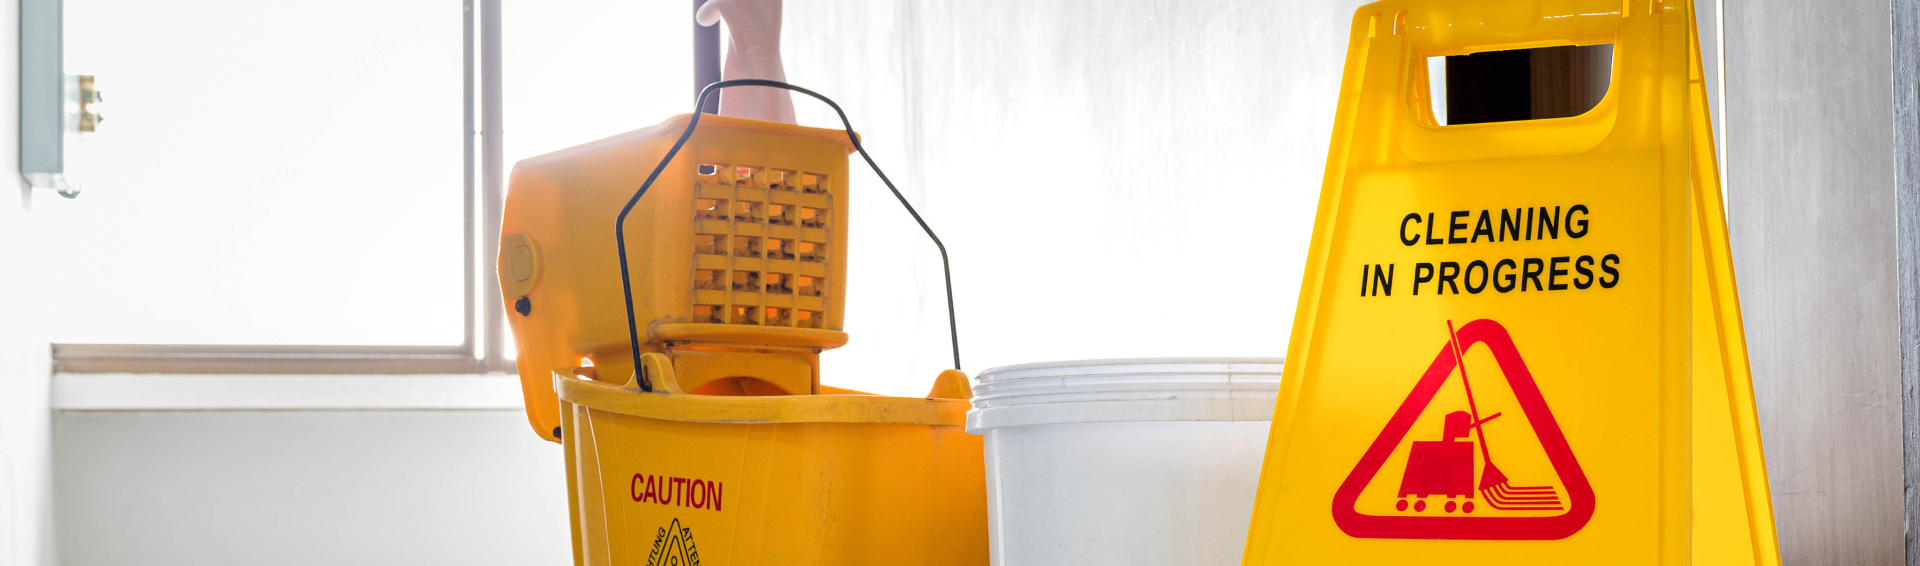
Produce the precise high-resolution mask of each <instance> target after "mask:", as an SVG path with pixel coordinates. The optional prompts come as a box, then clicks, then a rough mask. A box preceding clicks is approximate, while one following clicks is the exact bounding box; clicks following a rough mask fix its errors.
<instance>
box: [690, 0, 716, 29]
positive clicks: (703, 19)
mask: <svg viewBox="0 0 1920 566" xmlns="http://www.w3.org/2000/svg"><path fill="white" fill-rule="evenodd" d="M720 1H721V0H707V2H706V3H705V4H701V5H700V9H698V10H694V11H693V20H694V21H696V22H699V23H700V25H702V26H711V25H713V24H717V23H720Z"/></svg>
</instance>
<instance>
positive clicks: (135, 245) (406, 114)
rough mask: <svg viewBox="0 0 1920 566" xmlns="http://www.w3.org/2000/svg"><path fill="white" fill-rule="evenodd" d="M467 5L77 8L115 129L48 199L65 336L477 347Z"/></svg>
mask: <svg viewBox="0 0 1920 566" xmlns="http://www.w3.org/2000/svg"><path fill="white" fill-rule="evenodd" d="M462 18H463V15H462V7H461V3H460V2H458V1H454V0H439V1H417V2H386V1H378V0H338V1H330V2H309V3H284V2H266V3H262V2H250V1H245V0H178V1H170V2H144V1H135V0H67V1H66V53H67V56H66V57H67V58H66V67H67V69H68V72H69V73H73V74H90V75H94V76H96V77H98V79H97V80H98V83H97V84H98V85H99V88H100V89H101V92H102V93H103V95H104V96H103V98H104V102H105V103H106V104H105V105H103V108H102V111H103V114H104V115H105V118H106V119H105V121H104V122H102V123H101V124H100V129H99V131H98V133H95V134H92V135H90V136H89V137H88V138H87V139H85V140H84V141H83V142H81V143H78V144H73V145H71V146H70V150H69V152H68V160H67V170H68V172H69V176H70V177H71V178H73V179H74V180H76V181H77V182H79V183H81V184H82V189H83V191H84V193H83V194H82V195H81V196H80V198H78V199H75V200H65V199H59V198H53V197H52V196H51V195H50V194H42V195H41V197H40V198H38V199H37V200H36V202H35V203H34V207H35V209H36V211H35V213H36V216H39V217H40V221H41V222H44V223H45V227H44V230H43V232H42V233H44V234H46V237H47V238H48V239H49V242H52V245H51V246H50V247H49V250H50V253H48V257H47V260H48V263H49V267H50V269H48V270H46V271H45V272H44V274H43V276H44V277H46V280H47V284H44V285H42V286H41V287H42V288H44V289H48V290H49V293H50V295H49V296H47V297H45V298H44V300H48V301H52V302H53V303H54V304H55V305H57V306H56V307H54V308H53V309H52V311H53V312H55V313H58V316H57V317H54V318H53V319H52V320H49V321H47V322H48V324H49V325H50V329H49V333H50V336H51V338H52V339H53V341H55V342H64V343H126V344H314V345H333V344H356V345H448V344H455V345H457V344H460V343H461V342H462V339H463V332H464V320H465V318H464V317H465V312H464V310H465V308H466V307H465V305H464V304H463V303H464V301H465V298H464V293H463V284H462V277H464V263H463V259H462V255H461V254H462V252H463V250H464V249H465V245H466V243H465V237H464V234H463V225H464V216H463V206H464V198H465V194H464V192H465V186H464V183H465V181H464V179H465V173H464V171H463V167H464V165H463V163H464V159H463V149H462V148H463V141H462V140H463V137H462V136H463V133H462V128H463V125H462V118H463V117H462V95H463V79H462V65H463V53H462V50H463V47H462V45H463V41H462Z"/></svg>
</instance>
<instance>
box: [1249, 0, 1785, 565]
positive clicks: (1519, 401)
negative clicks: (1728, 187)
mask: <svg viewBox="0 0 1920 566" xmlns="http://www.w3.org/2000/svg"><path fill="white" fill-rule="evenodd" d="M1690 9H1691V8H1690V6H1689V5H1688V4H1687V3H1685V2H1665V3H1661V2H1652V1H1647V0H1631V1H1626V2H1622V1H1618V0H1613V1H1586V0H1562V1H1537V2H1530V1H1525V0H1522V1H1477V2H1471V1H1460V2H1440V1H1431V0H1404V1H1386V2H1378V3H1374V4H1370V5H1367V6H1365V7H1362V8H1361V9H1360V10H1359V11H1358V12H1357V13H1356V15H1355V19H1354V21H1353V32H1352V35H1351V42H1350V46H1349V50H1348V57H1347V66H1346V70H1345V79H1344V81H1343V84H1342V89H1341V97H1340V103H1339V107H1338V110H1337V112H1338V114H1337V116H1336V118H1335V127H1334V136H1333V144H1332V146H1331V148H1330V151H1329V156H1328V165H1327V172H1326V179H1325V185H1324V188H1323V190H1322V193H1321V201H1320V205H1319V210H1318V214H1317V220H1316V223H1315V228H1314V236H1313V241H1312V249H1311V250H1310V255H1309V260H1308V265H1307V270H1306V274H1305V276H1304V281H1303V284H1302V291H1301V296H1300V302H1299V305H1298V310H1297V312H1298V315H1297V316H1296V318H1295V321H1294V327H1293V332H1292V341H1291V343H1290V344H1289V347H1288V352H1287V360H1288V364H1287V367H1286V369H1285V377H1284V379H1283V382H1282V386H1281V391H1280V397H1279V399H1278V402H1277V403H1276V405H1275V414H1274V419H1273V428H1272V432H1271V434H1270V436H1269V445H1268V449H1267V459H1266V462H1265V465H1264V467H1263V470H1262V476H1261V480H1260V488H1259V495H1258V499H1257V501H1256V503H1255V508H1254V516H1253V521H1252V525H1251V527H1250V532H1249V536H1248V543H1247V550H1246V555H1245V563H1246V564H1249V565H1266V564H1413V563H1418V564H1434V565H1444V564H1475V565H1486V564H1654V563H1659V564H1683V563H1701V564H1709V563H1711V564H1766V565H1771V564H1778V550H1777V548H1776V546H1775V542H1774V533H1773V527H1772V515H1771V506H1770V502H1769V500H1768V497H1767V488H1766V476H1765V467H1764V463H1763V456H1762V454H1761V452H1760V443H1759V431H1758V426H1757V421H1756V420H1755V418H1754V415H1753V400H1752V389H1751V382H1750V379H1749V376H1748V372H1747V366H1746V356H1745V347H1744V338H1743V336H1742V335H1741V333H1740V319H1739V308H1738V298H1737V293H1736V290H1735V289H1734V286H1733V277H1732V267H1731V262H1730V260H1729V258H1728V257H1727V253H1726V250H1727V247H1726V246H1727V240H1726V231H1725V219H1724V216H1723V214H1722V208H1721V206H1720V195H1719V186H1718V179H1717V178H1715V176H1714V175H1715V174H1714V171H1715V169H1714V165H1713V162H1712V159H1713V148H1712V146H1711V135H1710V133H1708V132H1707V131H1706V130H1705V128H1706V124H1707V123H1708V122H1707V117H1706V109H1705V104H1704V90H1703V88H1702V87H1701V82H1700V76H1699V70H1698V69H1699V62H1698V55H1697V46H1696V45H1695V41H1696V39H1695V38H1694V37H1693V35H1694V34H1693V29H1694V28H1693V26H1692V25H1691V23H1692V14H1691V13H1690ZM1600 43H1611V44H1613V45H1614V48H1613V57H1614V72H1613V76H1612V80H1611V86H1610V89H1609V91H1608V93H1607V95H1606V97H1605V98H1604V99H1603V100H1601V102H1600V103H1599V104H1598V105H1597V106H1596V107H1594V108H1593V109H1592V110H1590V111H1588V112H1586V113H1585V114H1581V115H1579V116H1574V117H1570V118H1559V119H1546V120H1531V121H1517V122H1501V123H1487V124H1470V125H1459V126H1444V127H1443V126H1438V125H1436V124H1435V122H1434V120H1433V118H1432V115H1431V113H1430V112H1428V111H1426V110H1425V109H1426V107H1427V104H1428V102H1427V101H1426V97H1425V93H1426V92H1427V88H1428V86H1427V84H1426V75H1425V65H1426V63H1425V58H1426V57H1430V56H1439V55H1459V54H1465V53H1472V52H1480V51H1493V50H1502V49H1519V48H1532V47H1543V46H1553V45H1569V44H1571V45H1592V44H1600ZM1690 189H1691V190H1690ZM1456 211H1459V212H1458V213H1457V212H1456ZM1429 214H1431V216H1429ZM1456 214H1458V215H1457V216H1456ZM1483 215H1484V219H1483ZM1503 216H1504V218H1506V219H1507V220H1508V222H1503ZM1523 217H1528V218H1525V219H1523ZM1548 217H1552V218H1553V219H1554V222H1552V223H1550V225H1548V224H1543V223H1542V220H1543V219H1546V218H1548ZM1483 223H1485V224H1484V225H1483ZM1508 226H1513V230H1512V231H1511V232H1509V231H1508V230H1509V228H1508ZM1549 226H1550V227H1549ZM1483 227H1484V228H1487V229H1485V230H1483V229H1482V228H1483ZM1429 228H1431V230H1429ZM1522 228H1524V229H1522ZM1576 231H1577V234H1576ZM1582 258H1589V259H1586V260H1584V261H1583V259H1582ZM1608 258H1613V259H1611V260H1609V259H1608ZM1503 261H1511V262H1512V264H1511V267H1508V268H1505V269H1501V268H1500V267H1501V265H1502V262H1503ZM1474 262H1481V263H1480V264H1478V265H1479V266H1480V267H1475V265H1476V264H1475V263H1474ZM1421 264H1426V267H1424V268H1423V267H1422V266H1421ZM1376 267H1377V268H1378V269H1377V270H1376ZM1583 269H1584V273H1583ZM1559 270H1564V271H1560V272H1559V273H1555V272H1556V271H1559ZM1530 273H1531V274H1534V277H1532V278H1530V277H1528V274H1530ZM1423 277H1424V279H1422V278H1423ZM1508 277H1511V279H1508ZM1416 281H1418V282H1416ZM1476 287H1478V288H1477V289H1476ZM1442 291H1444V292H1442ZM1470 395H1471V396H1472V398H1471V399H1470V398H1469V396H1470ZM1455 413H1458V415H1459V416H1457V417H1456V416H1455ZM1476 423H1477V424H1476ZM1416 443H1418V445H1416ZM1416 452H1418V455H1416ZM1461 462H1466V464H1465V467H1464V468H1463V467H1462V466H1461V465H1460V463H1461ZM1495 463H1497V469H1498V470H1499V473H1498V474H1490V473H1489V470H1490V469H1492V468H1496V466H1492V465H1491V464H1495ZM1463 469H1464V470H1465V471H1464V474H1465V476H1464V481H1462V480H1461V472H1460V471H1461V470H1463ZM1490 478H1491V479H1490ZM1466 503H1472V504H1474V505H1475V507H1474V508H1473V510H1472V511H1471V512H1469V511H1468V510H1467V509H1468V508H1467V507H1466V505H1465V504H1466ZM1402 504H1406V505H1407V506H1406V507H1401V506H1400V505H1402Z"/></svg>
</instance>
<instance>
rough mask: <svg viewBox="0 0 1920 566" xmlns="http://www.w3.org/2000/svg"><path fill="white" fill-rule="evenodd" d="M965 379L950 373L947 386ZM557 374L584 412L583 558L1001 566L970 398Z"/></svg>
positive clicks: (579, 426) (578, 431)
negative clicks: (765, 391)
mask: <svg viewBox="0 0 1920 566" xmlns="http://www.w3.org/2000/svg"><path fill="white" fill-rule="evenodd" d="M655 355H657V354H646V356H648V357H651V356H655ZM965 379H966V378H965V376H964V375H962V374H960V373H959V372H957V371H952V370H949V371H948V372H947V373H945V374H942V376H941V379H940V380H939V386H936V389H938V388H939V387H948V388H951V387H953V385H954V384H955V383H958V384H960V386H961V387H964V385H965ZM554 380H555V383H556V384H557V385H558V388H559V392H560V398H561V399H562V400H563V406H564V407H567V408H568V414H569V415H570V416H571V417H572V418H570V419H567V421H566V425H565V426H566V428H565V433H564V437H565V442H564V443H563V444H564V445H565V451H566V453H567V467H568V472H567V473H568V482H569V484H570V490H569V491H570V492H571V496H572V497H573V506H572V512H573V520H574V526H575V529H574V533H575V538H574V543H575V545H576V549H575V551H576V561H575V562H576V563H577V564H583V565H635V566H638V565H649V566H651V565H656V564H682V565H690V564H703V565H707V566H716V565H719V566H724V565H766V566H775V565H779V566H787V565H795V566H815V565H817V566H828V565H836V566H837V565H844V564H929V565H971V566H984V565H985V564H987V562H988V559H987V515H986V474H985V471H984V470H985V463H984V460H983V458H984V456H983V452H982V449H981V438H980V437H978V436H974V435H971V434H967V433H966V431H965V430H964V426H963V425H964V422H965V420H966V411H967V407H968V402H967V399H966V398H965V397H961V398H951V399H949V398H938V399H935V398H929V399H907V398H898V397H881V396H872V395H782V396H764V397H726V396H708V395H691V394H686V393H679V392H666V391H660V392H655V393H638V392H635V391H633V390H632V389H631V388H627V387H620V386H615V385H611V384H607V383H602V382H599V381H595V380H589V379H583V378H580V377H577V376H574V375H571V374H556V375H555V376H554ZM963 394H964V393H963ZM675 560H677V561H675Z"/></svg>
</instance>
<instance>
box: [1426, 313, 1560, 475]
mask: <svg viewBox="0 0 1920 566" xmlns="http://www.w3.org/2000/svg"><path fill="white" fill-rule="evenodd" d="M1447 349H1448V350H1449V351H1450V352H1451V354H1452V356H1453V361H1454V365H1455V367H1458V368H1459V369H1460V385H1461V387H1462V388H1464V389H1465V390H1466V394H1467V410H1466V411H1454V412H1451V413H1448V414H1447V416H1446V419H1445V423H1444V426H1443V432H1442V434H1441V439H1440V440H1438V441H1416V442H1414V443H1413V447H1412V453H1411V454H1409V455H1408V458H1407V469H1406V472H1405V474H1404V475H1402V476H1401V479H1400V490H1399V497H1400V501H1399V502H1397V503H1395V504H1394V509H1395V510H1396V511H1401V512H1406V511H1407V510H1408V509H1409V508H1411V509H1412V510H1413V512H1415V513H1421V512H1425V511H1426V510H1427V502H1426V501H1425V498H1426V497H1427V496H1429V495H1445V496H1446V497H1447V499H1449V500H1450V501H1447V502H1446V505H1445V507H1444V510H1445V512H1446V513H1453V512H1455V511H1456V510H1458V511H1459V512H1461V513H1472V512H1473V510H1474V505H1473V501H1472V499H1473V496H1474V493H1475V492H1478V493H1479V494H1480V496H1481V498H1482V500H1483V501H1485V502H1486V504H1487V506H1489V507H1492V508H1494V509H1497V510H1501V511H1559V510H1561V509H1562V508H1563V507H1562V505H1561V502H1560V496H1559V494H1558V492H1557V491H1556V490H1555V488H1554V487H1553V486H1515V485H1511V484H1509V482H1508V480H1507V476H1506V474H1503V473H1501V472H1500V468H1499V466H1496V465H1494V463H1493V451H1492V449H1491V448H1490V447H1489V443H1488V442H1487V430H1486V427H1485V425H1486V423H1487V421H1491V420H1493V419H1496V418H1499V417H1500V415H1501V413H1494V414H1492V415H1489V416H1487V417H1486V418H1484V419H1483V418H1480V408H1479V405H1478V404H1477V403H1475V402H1474V398H1473V383H1472V381H1470V380H1469V379H1468V377H1467V359H1466V356H1465V352H1464V351H1463V349H1462V348H1461V347H1460V337H1459V334H1458V333H1457V332H1455V331H1454V329H1453V321H1451V320H1449V321H1447ZM1468 436H1472V437H1474V441H1463V440H1459V439H1462V438H1466V437H1468ZM1474 444H1478V445H1479V446H1480V460H1481V461H1482V462H1485V466H1484V467H1483V468H1482V470H1481V472H1480V482H1479V484H1478V485H1475V484H1474V482H1473V477H1474V473H1473V445H1474ZM1409 496H1412V497H1411V501H1412V503H1411V505H1409V501H1410V499H1409ZM1456 497H1464V498H1465V499H1466V501H1464V502H1455V501H1451V500H1452V499H1454V498H1456Z"/></svg>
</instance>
